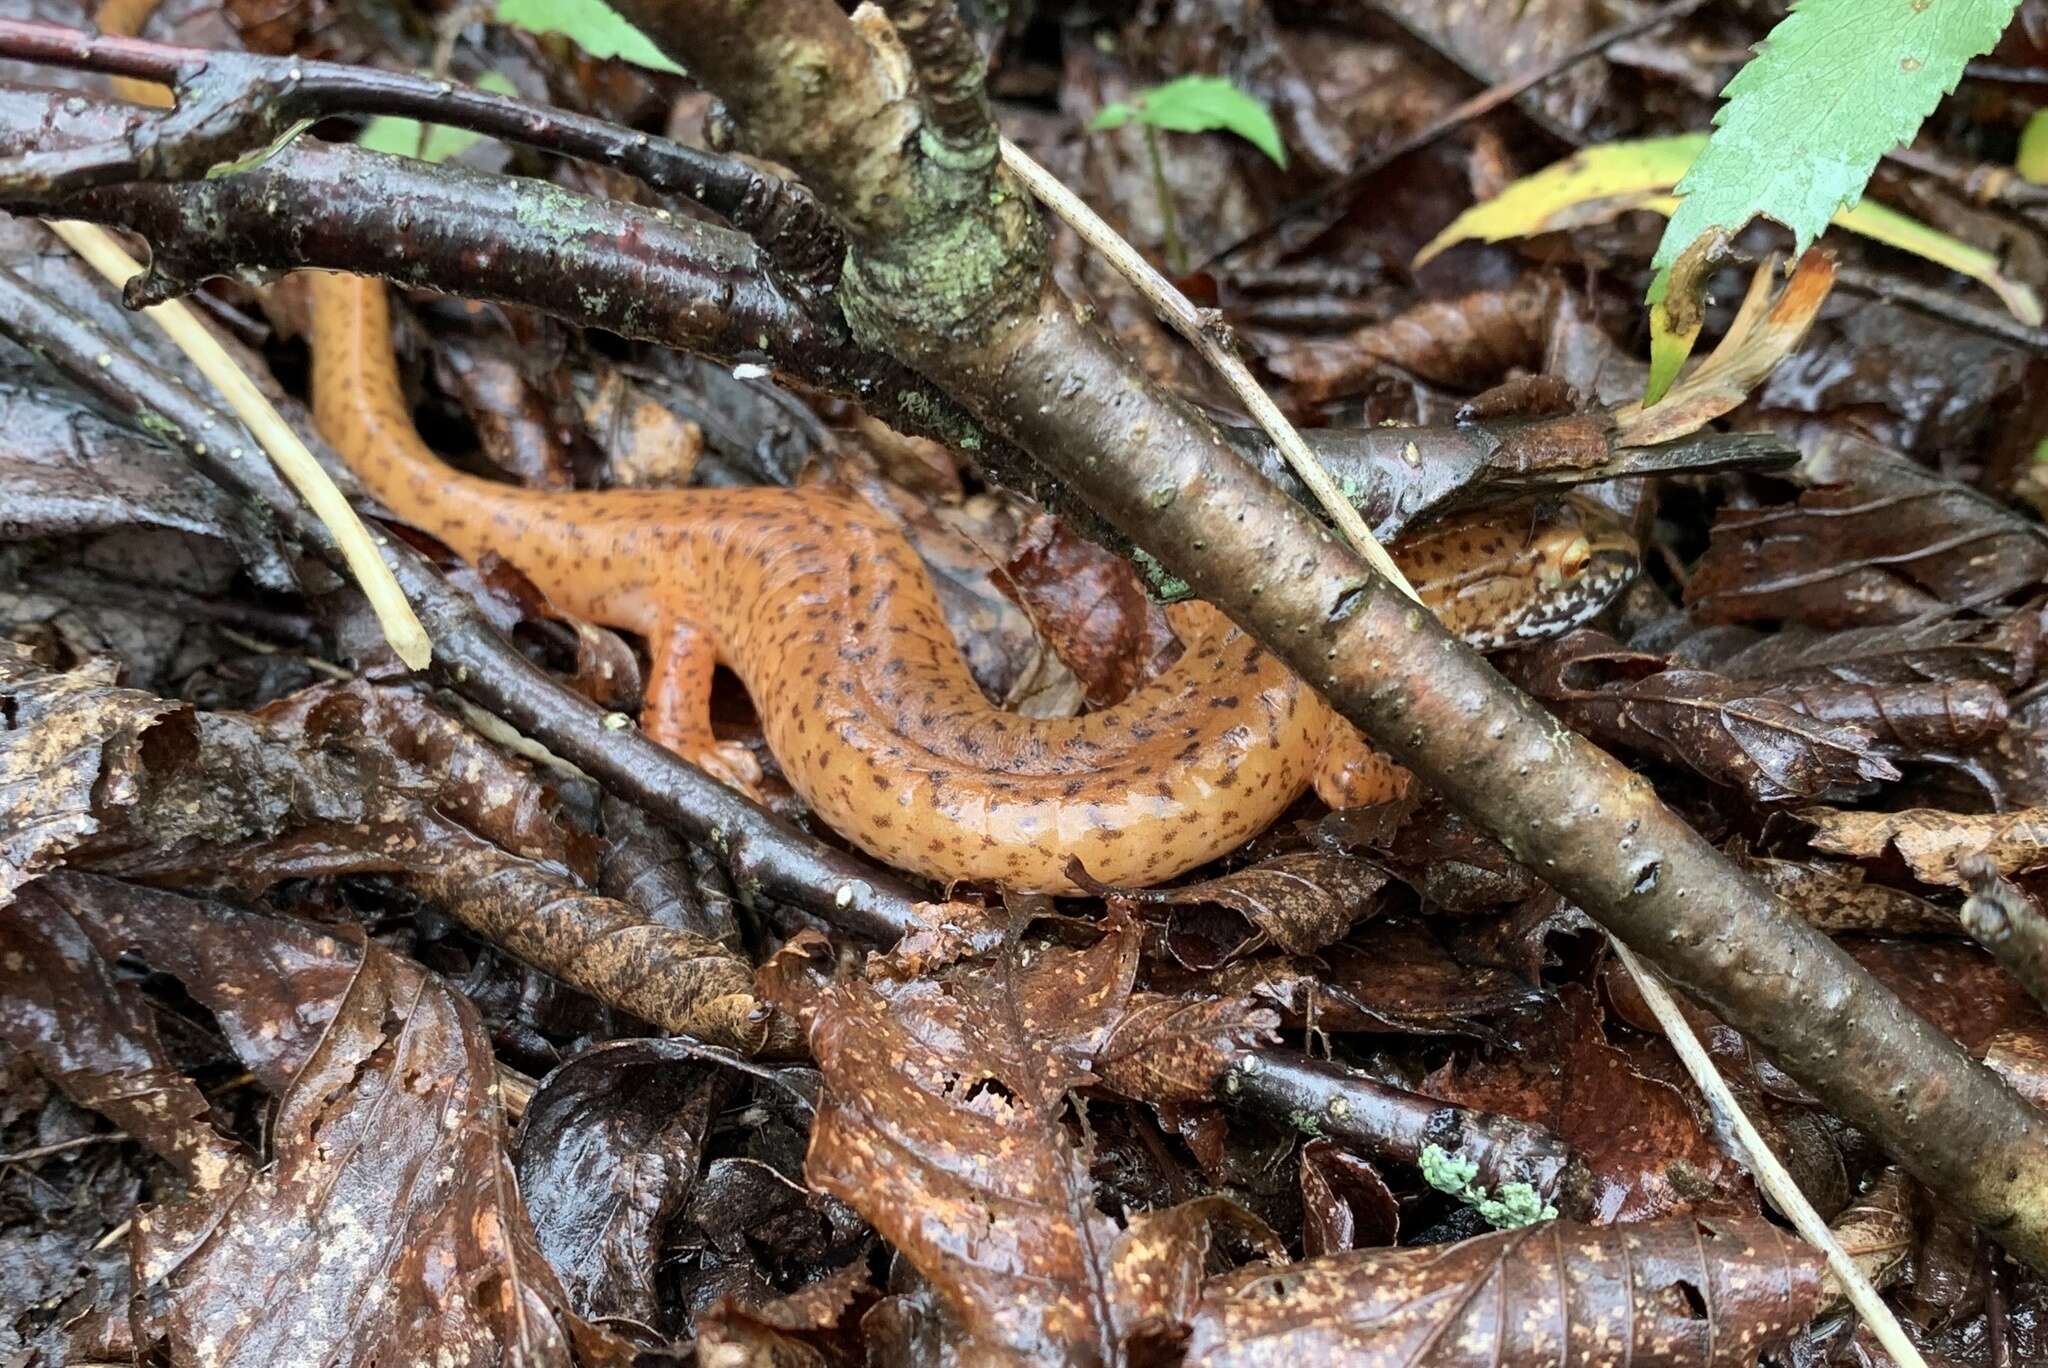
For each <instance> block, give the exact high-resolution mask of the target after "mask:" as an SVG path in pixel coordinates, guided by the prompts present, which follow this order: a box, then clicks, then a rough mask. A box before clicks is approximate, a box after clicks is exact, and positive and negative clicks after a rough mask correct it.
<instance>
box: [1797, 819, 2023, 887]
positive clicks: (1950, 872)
mask: <svg viewBox="0 0 2048 1368" xmlns="http://www.w3.org/2000/svg"><path fill="white" fill-rule="evenodd" d="M1799 817H1800V820H1802V821H1805V822H1810V823H1812V825H1813V828H1814V831H1813V836H1812V838H1811V839H1812V842H1813V848H1814V849H1815V850H1822V851H1826V852H1827V853H1829V854H1831V855H1848V856H1853V857H1854V858H1856V859H1859V860H1876V859H1882V858H1884V857H1885V856H1886V855H1888V854H1892V853H1896V854H1897V855H1898V857H1899V858H1900V859H1902V860H1904V861H1905V862H1906V866H1907V868H1909V869H1911V870H1912V871H1913V877H1914V878H1916V879H1919V880H1920V881H1921V882H1923V883H1931V884H1945V885H1947V886H1949V887H1951V888H1961V887H1963V886H1964V885H1965V883H1966V882H1967V881H1966V880H1965V879H1964V878H1963V876H1962V875H1960V874H1958V873H1957V872H1956V861H1958V860H1960V859H1962V858H1963V857H1964V856H1966V855H1975V854H1978V853H1980V852H1981V853H1982V854H1985V855H1988V856H1990V857H1991V860H1992V861H1993V863H1995V864H1996V865H1997V866H1998V872H1999V873H2001V874H2018V873H2022V872H2024V871H2026V870H2029V869H2038V868H2040V867H2041V866H2042V865H2044V864H2048V808H2022V809H2020V810H2019V811H2018V812H1981V813H1966V812H1943V811H1941V810H1939V809H1937V808H1908V809H1906V810H1905V811H1903V812H1852V811H1848V810H1846V809H1842V808H1826V807H1812V808H1802V809H1800V812H1799Z"/></svg>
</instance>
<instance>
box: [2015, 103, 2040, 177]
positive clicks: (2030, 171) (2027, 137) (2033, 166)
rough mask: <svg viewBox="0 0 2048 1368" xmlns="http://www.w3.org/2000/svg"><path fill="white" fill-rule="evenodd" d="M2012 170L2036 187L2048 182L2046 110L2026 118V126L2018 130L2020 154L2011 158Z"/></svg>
mask: <svg viewBox="0 0 2048 1368" xmlns="http://www.w3.org/2000/svg"><path fill="white" fill-rule="evenodd" d="M2013 170H2015V171H2017V172H2019V173H2020V175H2021V176H2022V177H2023V178H2024V179H2026V180H2030V181H2032V182H2034V184H2036V185H2039V184H2040V183H2041V182H2042V181H2048V109H2037V110H2035V111H2034V112H2033V113H2032V114H2030V115H2028V116H2027V126H2026V127H2025V128H2023V129H2021V130H2020V153H2019V155H2018V156H2017V157H2015V158H2013Z"/></svg>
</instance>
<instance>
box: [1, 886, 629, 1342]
mask: <svg viewBox="0 0 2048 1368" xmlns="http://www.w3.org/2000/svg"><path fill="white" fill-rule="evenodd" d="M35 896H36V897H37V898H38V899H45V898H47V899H50V900H52V901H60V902H61V904H62V908H63V911H64V912H65V913H67V914H68V915H69V916H70V917H71V918H73V919H74V920H75V921H76V922H77V923H78V924H79V925H81V926H89V927H90V928H91V935H92V938H93V939H94V941H95V942H96V946H97V948H98V950H99V953H101V954H102V955H112V954H114V953H117V952H122V951H125V952H128V953H133V954H136V955H137V956H139V957H140V958H142V959H143V960H145V961H146V962H148V963H149V964H151V965H152V967H154V968H158V969H160V970H163V971H165V972H168V973H171V974H173V975H175V976H176V977H177V978H179V979H180V980H181V981H182V982H183V984H184V986H185V988H186V991H188V992H189V993H191V994H192V996H193V997H194V998H195V999H197V1000H198V1001H200V1002H202V1003H204V1004H206V1005H207V1006H208V1007H209V1008H210V1009H211V1010H212V1011H213V1012H214V1013H215V1015H216V1017H217V1018H218V1019H219V1020H220V1022H221V1025H222V1027H223V1029H224V1031H225V1032H226V1034H227V1035H228V1037H229V1039H230V1041H231V1042H233V1043H234V1044H235V1045H236V1046H237V1048H238V1050H239V1051H240V1052H241V1053H242V1054H243V1057H244V1061H245V1062H246V1063H248V1064H249V1065H250V1066H251V1069H252V1072H254V1073H255V1074H256V1075H257V1077H258V1079H259V1081H262V1082H263V1083H264V1084H265V1085H266V1086H268V1087H272V1088H274V1089H276V1090H277V1091H278V1109H277V1115H276V1119H275V1121H274V1122H273V1124H272V1126H271V1127H270V1130H269V1139H270V1145H271V1149H272V1160H271V1162H270V1163H269V1164H268V1165H267V1166H265V1167H264V1168H262V1169H261V1170H257V1169H255V1168H253V1167H239V1168H238V1169H237V1170H236V1171H235V1172H234V1174H233V1176H232V1178H231V1179H230V1180H229V1181H226V1182H223V1183H219V1184H218V1185H216V1186H214V1187H212V1188H203V1187H200V1188H194V1189H193V1190H192V1191H191V1192H190V1193H188V1194H187V1195H185V1196H183V1197H179V1198H177V1199H174V1200H172V1201H170V1202H168V1203H166V1204H164V1205H163V1206H161V1207H159V1208H157V1209H155V1210H153V1211H150V1212H146V1213H144V1214H143V1215H141V1216H138V1217H137V1218H136V1223H135V1235H134V1267H135V1272H136V1282H137V1295H138V1297H139V1298H140V1301H139V1303H138V1308H137V1311H136V1316H137V1325H138V1327H140V1328H141V1329H143V1330H144V1331H145V1333H146V1335H147V1337H149V1338H152V1339H155V1338H161V1339H162V1340H163V1341H164V1343H165V1345H166V1347H167V1349H168V1352H169V1353H170V1355H171V1357H172V1359H173V1360H174V1361H177V1362H193V1363H206V1364H210V1365H211V1364H219V1365H235V1364H262V1365H274V1364H277V1363H281V1362H286V1361H290V1360H294V1359H296V1358H297V1357H299V1356H301V1355H304V1354H313V1355H315V1356H317V1357H319V1359H320V1360H321V1361H322V1362H326V1363H334V1364H365V1365H368V1364H375V1363H393V1362H400V1363H414V1362H436V1361H439V1362H444V1363H450V1364H479V1365H481V1364H497V1363H502V1362H505V1361H507V1360H508V1359H512V1360H517V1361H522V1362H529V1363H570V1362H590V1363H614V1362H623V1361H624V1358H623V1356H622V1353H621V1346H619V1345H617V1344H616V1342H614V1341H613V1340H611V1338H610V1337H609V1336H608V1335H605V1334H604V1333H603V1332H601V1331H597V1330H595V1329H593V1328H591V1327H588V1326H581V1325H578V1324H576V1323H575V1321H574V1318H573V1316H572V1315H571V1314H570V1312H569V1308H568V1305H567V1300H566V1298H565V1296H564V1295H563V1293H562V1290H561V1287H560V1285H559V1283H558V1282H557V1281H556V1279H555V1276H554V1273H553V1272H552V1270H550V1269H549V1267H548V1265H547V1261H546V1260H545V1259H544V1258H543V1257H542V1256H541V1254H540V1251H539V1249H538V1247H537V1246H536V1245H535V1243H534V1238H533V1232H532V1228H531V1226H530V1224H529V1222H528V1219H527V1216H526V1211H525V1208H524V1207H523V1206H522V1205H521V1203H520V1201H519V1194H518V1187H517V1184H516V1182H515V1180H514V1177H513V1173H512V1168H511V1164H510V1162H509V1160H508V1159H507V1157H506V1155H505V1152H504V1140H505V1133H504V1120H503V1116H502V1114H501V1111H500V1109H499V1104H498V1099H497V1085H496V1070H495V1067H494V1064H493V1062H492V1057H491V1051H490V1043H489V1041H488V1039H487V1038H486V1037H485V1035H484V1033H483V1029H482V1027H481V1024H480V1023H479V1022H478V1020H477V1017H476V1013H475V1010H474V1009H473V1008H472V1007H470V1006H469V1004H468V1003H467V1001H466V1000H465V999H463V998H461V997H460V996H458V995H457V994H455V993H453V992H452V991H450V990H449V989H448V988H447V987H446V986H445V985H443V984H442V983H441V982H440V981H439V980H438V979H435V978H432V977H430V976H428V975H426V974H424V973H423V972H421V971H420V969H419V967H418V966H417V965H414V964H412V963H411V962H410V961H406V960H402V959H399V958H398V957H396V956H394V955H392V954H391V953H390V952H388V951H386V950H384V949H383V948H382V947H380V946H378V945H376V944H375V943H374V942H367V941H364V940H362V939H361V937H360V936H359V935H358V936H354V937H352V938H351V939H352V940H353V942H354V943H353V944H351V943H350V940H345V939H337V938H335V937H331V936H328V935H326V934H325V933H323V932H320V931H317V930H314V929H312V928H310V927H306V926H302V925H299V924H294V923H289V922H284V921H279V920H276V919H272V918H266V917H262V916H258V915H255V914H252V913H247V912H242V911H239V910H237V909H234V908H230V907H227V906H225V905H223V904H219V903H213V902H205V901H200V900H196V899H190V898H185V897H181V896H179V895H176V894H171V893H164V892H158V891H154V890H148V889H140V888H136V887H133V886H130V885H124V884H120V883H117V882H115V881H113V880H108V879H101V878H94V877H88V876H80V875H73V874H64V875H61V876H58V877H56V878H53V879H50V880H46V881H45V882H44V884H43V886H42V887H41V888H39V889H38V890H36V894H35ZM281 969H288V970H291V971H293V972H289V973H280V970H281ZM251 988H255V989H257V990H258V991H255V992H251V991H249V990H250V989H251ZM572 1346H574V1347H573V1348H572Z"/></svg>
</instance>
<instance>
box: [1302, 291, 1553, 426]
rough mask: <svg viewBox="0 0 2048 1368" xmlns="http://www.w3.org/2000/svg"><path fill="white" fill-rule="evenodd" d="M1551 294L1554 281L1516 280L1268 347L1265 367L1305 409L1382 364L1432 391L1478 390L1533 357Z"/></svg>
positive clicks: (1354, 388) (1336, 395) (1360, 383)
mask: <svg viewBox="0 0 2048 1368" xmlns="http://www.w3.org/2000/svg"><path fill="white" fill-rule="evenodd" d="M1558 294H1559V289H1558V285H1557V282H1556V280H1555V279H1554V278H1552V277H1549V276H1541V275H1528V276H1523V277H1522V278H1521V279H1519V280H1518V281H1516V282H1515V283H1514V284H1513V285H1510V286H1508V287H1506V288H1505V289H1490V290H1476V291H1474V292H1472V293H1471V294H1468V295H1464V296H1462V297H1460V298H1457V299H1431V300H1424V301H1423V302H1421V303H1419V304H1417V305H1415V306H1414V307H1413V308H1411V309H1408V310H1406V311H1404V312H1403V313H1401V314H1399V315H1397V316H1396V317H1394V318H1390V319H1387V320H1386V321H1384V322H1378V323H1372V324H1369V325H1368V326H1366V327H1363V328H1359V329H1357V330H1356V331H1354V332H1352V333H1349V334H1347V335H1346V336H1344V337H1342V338H1338V339H1334V340H1330V339H1313V340H1307V341H1295V342H1290V343H1288V344H1284V345H1281V346H1278V347H1275V348H1273V349H1272V350H1270V351H1269V352H1268V354H1267V357H1266V364H1267V365H1268V366H1270V367H1271V368H1272V370H1273V372H1274V373H1275V374H1276V375H1279V376H1281V377H1283V378H1284V379H1286V380H1287V381H1288V382H1289V383H1290V384H1291V386H1292V388H1293V390H1294V392H1295V394H1297V395H1298V396H1299V397H1300V398H1301V400H1302V401H1303V402H1304V403H1311V404H1319V403H1327V402H1328V401H1330V400H1332V399H1341V398H1344V397H1345V396H1346V395H1350V394H1355V393H1357V392H1358V391H1359V390H1360V389H1362V388H1364V386H1365V385H1366V383H1367V382H1368V381H1370V379H1371V378H1372V377H1373V376H1374V375H1375V374H1377V373H1379V372H1380V371H1381V370H1383V369H1384V368H1386V367H1388V366H1394V367H1398V368H1399V369H1401V370H1404V371H1410V372H1412V373H1414V374H1416V375H1419V376H1421V377H1423V378H1424V379H1426V380H1430V381H1433V382H1435V383H1437V384H1440V385H1458V386H1463V387H1465V388H1468V389H1479V388H1483V387H1485V386H1487V385H1490V384H1492V383H1493V382H1494V381H1496V380H1498V379H1500V378H1501V377H1502V376H1504V375H1505V374H1507V373H1508V371H1509V370H1510V369H1511V368H1513V367H1517V366H1530V365H1534V364H1536V363H1537V362H1538V361H1539V360H1540V359H1541V357H1542V354H1543V335H1544V331H1545V326H1546V320H1547V319H1548V317H1549V315H1550V312H1551V310H1552V309H1553V308H1554V307H1556V303H1557V297H1558Z"/></svg>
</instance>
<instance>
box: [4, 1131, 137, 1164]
mask: <svg viewBox="0 0 2048 1368" xmlns="http://www.w3.org/2000/svg"><path fill="white" fill-rule="evenodd" d="M128 1138H129V1136H128V1132H127V1131H95V1132H93V1133H92V1134H91V1135H74V1136H72V1137H71V1138H70V1139H69V1140H56V1141H52V1142H51V1143H50V1144H47V1145H34V1146H31V1147H30V1148H28V1149H24V1150H15V1151H14V1152H12V1153H11V1154H0V1164H27V1163H33V1162H34V1161H35V1160H37V1159H48V1158H50V1157H51V1156H52V1155H57V1154H69V1153H70V1152H71V1151H73V1150H80V1149H85V1148H87V1147H88V1146H92V1145H116V1144H119V1143H121V1142H122V1141H124V1140H126V1139H128Z"/></svg>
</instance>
